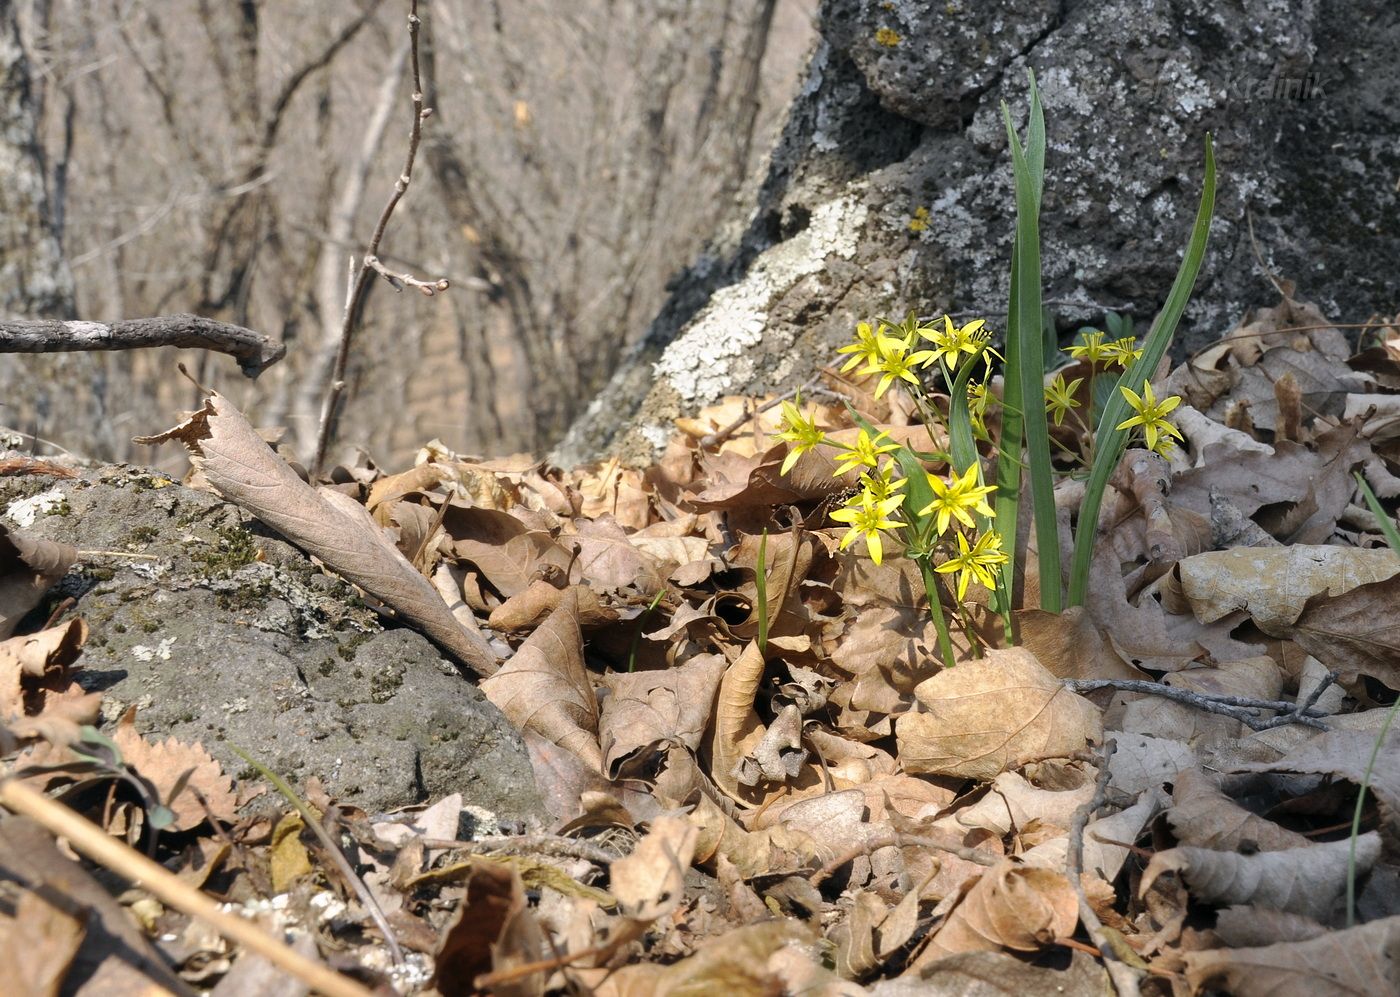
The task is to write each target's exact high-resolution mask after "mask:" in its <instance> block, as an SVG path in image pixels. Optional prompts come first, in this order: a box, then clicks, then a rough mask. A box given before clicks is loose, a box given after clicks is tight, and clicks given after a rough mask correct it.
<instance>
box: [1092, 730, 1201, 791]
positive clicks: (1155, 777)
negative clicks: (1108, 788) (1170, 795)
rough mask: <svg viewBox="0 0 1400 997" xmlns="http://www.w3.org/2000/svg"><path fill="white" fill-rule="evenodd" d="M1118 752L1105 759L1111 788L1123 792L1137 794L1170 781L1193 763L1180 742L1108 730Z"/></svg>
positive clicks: (1192, 755)
mask: <svg viewBox="0 0 1400 997" xmlns="http://www.w3.org/2000/svg"><path fill="white" fill-rule="evenodd" d="M1104 737H1105V739H1109V738H1111V739H1113V740H1114V741H1116V742H1117V743H1118V749H1117V750H1116V751H1114V753H1113V757H1112V758H1110V759H1109V760H1108V767H1109V770H1110V771H1111V772H1112V773H1113V786H1114V788H1115V789H1120V790H1122V791H1123V792H1125V793H1141V792H1143V791H1144V790H1148V789H1155V788H1156V787H1157V786H1160V785H1162V784H1163V783H1164V782H1170V781H1171V780H1172V779H1173V777H1175V775H1176V774H1177V773H1178V772H1180V771H1181V770H1182V769H1185V768H1190V767H1191V766H1192V765H1195V764H1196V754H1195V752H1193V751H1192V750H1191V749H1190V748H1189V747H1187V746H1186V745H1185V744H1183V743H1182V742H1180V741H1172V740H1167V739H1165V738H1160V737H1151V736H1149V735H1147V734H1130V733H1126V732H1124V731H1116V730H1111V731H1107V732H1106V733H1105V734H1104Z"/></svg>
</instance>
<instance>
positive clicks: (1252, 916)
mask: <svg viewBox="0 0 1400 997" xmlns="http://www.w3.org/2000/svg"><path fill="white" fill-rule="evenodd" d="M1214 931H1215V937H1217V938H1219V939H1220V941H1221V942H1223V943H1224V944H1225V945H1226V946H1228V947H1229V948H1232V949H1249V948H1255V947H1258V946H1264V945H1274V944H1277V943H1278V942H1305V941H1307V940H1308V939H1310V938H1317V937H1318V936H1319V935H1325V934H1327V931H1328V928H1327V927H1326V926H1325V925H1322V924H1318V923H1317V922H1316V921H1314V920H1313V919H1312V918H1310V917H1304V916H1303V915H1301V914H1285V913H1284V912H1283V911H1278V910H1269V908H1267V907H1226V908H1225V909H1223V910H1219V911H1216V913H1215V928H1214Z"/></svg>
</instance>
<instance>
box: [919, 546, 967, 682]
mask: <svg viewBox="0 0 1400 997" xmlns="http://www.w3.org/2000/svg"><path fill="white" fill-rule="evenodd" d="M914 560H916V561H917V562H918V564H919V574H921V575H922V576H923V579H924V591H925V592H926V593H927V594H928V615H929V619H931V620H933V628H934V629H935V630H937V631H938V649H939V651H940V652H941V653H942V655H943V663H944V664H945V665H947V666H948V667H949V668H952V667H953V666H954V665H955V664H957V661H956V660H955V658H954V657H953V638H952V636H951V635H950V634H949V633H948V619H947V617H946V616H944V615H943V601H942V600H941V599H939V597H938V579H937V577H936V576H935V575H934V573H933V563H932V562H931V561H930V560H929V558H927V557H917V558H915V559H914Z"/></svg>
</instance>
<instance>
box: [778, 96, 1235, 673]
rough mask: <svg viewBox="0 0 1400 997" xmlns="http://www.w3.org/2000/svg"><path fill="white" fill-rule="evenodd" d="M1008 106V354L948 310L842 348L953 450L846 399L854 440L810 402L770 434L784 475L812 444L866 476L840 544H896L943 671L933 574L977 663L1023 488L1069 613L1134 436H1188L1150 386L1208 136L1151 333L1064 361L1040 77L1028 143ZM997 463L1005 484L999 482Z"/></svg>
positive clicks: (874, 330) (1206, 210)
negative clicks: (1047, 234) (909, 566)
mask: <svg viewBox="0 0 1400 997" xmlns="http://www.w3.org/2000/svg"><path fill="white" fill-rule="evenodd" d="M1002 112H1003V117H1004V119H1005V123H1006V130H1007V138H1008V140H1009V142H1010V147H1011V158H1012V168H1013V171H1014V174H1015V180H1016V230H1015V238H1014V241H1013V249H1012V260H1011V282H1010V283H1011V295H1010V307H1009V309H1008V314H1007V323H1006V330H1005V344H1006V346H1005V350H1006V352H1005V355H1004V356H1003V355H1002V354H1001V353H999V352H997V351H996V350H995V349H993V348H992V346H991V332H990V330H989V329H988V328H987V326H986V323H985V321H984V320H982V319H973V320H972V321H969V322H966V323H963V324H959V323H958V322H955V321H954V319H953V317H952V316H951V315H942V316H938V317H937V318H936V319H934V320H932V321H925V320H923V319H920V318H919V317H918V316H917V315H915V314H914V313H912V312H911V313H910V314H909V315H907V316H906V317H905V318H904V319H903V320H902V321H894V320H891V319H875V320H873V321H868V322H860V323H858V324H857V326H856V332H855V338H854V340H853V341H852V342H850V343H848V344H847V345H845V346H842V347H840V348H839V349H838V350H837V353H838V355H844V356H845V358H846V359H845V363H844V365H843V366H842V368H841V370H842V372H844V373H848V374H853V375H854V376H856V377H865V378H870V379H872V380H873V382H874V388H873V394H874V397H875V398H877V399H878V398H880V397H881V396H883V395H884V394H885V393H886V392H887V391H888V390H889V389H890V388H891V387H892V386H893V385H895V384H899V385H900V387H901V388H902V389H903V390H904V391H905V392H906V393H907V394H908V395H909V396H910V397H911V398H912V399H913V401H914V404H915V406H916V408H917V410H918V412H919V415H920V417H921V419H922V421H923V423H924V425H925V426H926V427H928V430H929V438H930V440H946V441H947V447H946V450H934V451H931V452H927V453H923V452H916V451H914V450H912V449H910V447H908V446H906V445H904V444H901V443H897V442H895V441H894V440H892V439H891V438H890V437H889V435H888V433H887V432H884V431H879V430H877V429H876V427H874V426H872V425H871V424H870V423H869V422H868V421H867V420H865V419H864V418H862V417H861V416H860V415H858V414H857V413H856V412H855V411H854V410H853V409H851V408H850V407H849V405H848V406H847V411H848V412H849V414H850V416H851V418H852V421H853V422H854V423H855V425H856V427H858V431H857V432H856V433H855V435H854V437H852V438H850V439H849V440H848V441H847V442H843V443H838V442H837V441H835V440H834V439H832V438H829V437H828V435H827V432H826V430H825V429H823V428H822V427H820V426H818V425H817V422H816V416H815V415H814V414H805V413H804V412H803V411H802V403H801V399H800V398H798V399H796V400H795V401H792V402H784V403H783V408H782V412H783V422H782V426H781V427H780V431H779V432H778V433H777V434H776V435H777V438H779V439H781V440H784V441H785V442H786V443H787V444H788V454H787V456H786V458H785V459H784V461H783V464H782V472H783V473H784V474H787V473H789V472H790V471H791V470H792V468H793V467H794V466H795V464H796V463H797V461H798V460H799V459H801V457H802V455H803V454H806V453H810V452H811V451H813V450H815V449H817V448H818V447H829V448H831V449H833V450H835V451H836V452H835V454H834V457H835V461H836V470H835V475H836V476H837V477H844V476H846V475H847V474H851V473H856V472H858V473H859V487H858V488H857V489H855V490H854V492H853V493H852V494H851V495H850V496H849V498H848V499H847V500H846V501H845V502H844V504H843V505H842V506H841V507H840V508H838V509H836V510H834V511H833V512H832V513H831V518H832V519H833V520H835V521H836V522H838V523H843V524H845V525H846V527H847V530H846V533H845V535H844V536H843V538H842V540H841V548H842V549H845V548H847V547H849V546H851V545H852V544H854V543H856V542H857V541H863V542H864V544H865V549H866V551H867V552H868V553H869V555H870V558H871V560H872V561H874V562H875V563H876V564H880V563H881V562H882V560H883V558H884V557H885V555H886V541H887V540H888V541H892V543H893V545H894V547H895V549H896V551H897V552H898V553H900V554H902V555H903V556H905V557H908V558H910V559H912V560H913V561H915V562H916V563H917V564H918V566H919V569H920V575H921V577H922V579H923V582H924V588H925V590H926V593H927V595H928V601H929V614H930V617H931V619H932V621H933V623H934V626H935V629H936V630H937V631H938V635H939V645H940V653H941V654H942V656H943V659H944V661H945V663H946V664H948V665H949V666H951V665H952V664H953V663H954V661H953V657H954V656H953V645H952V641H951V638H950V634H949V631H948V626H947V616H946V614H945V610H944V603H945V600H944V598H943V596H942V595H941V594H940V588H939V585H938V579H937V576H938V575H952V576H954V577H955V586H954V596H953V598H951V599H950V600H947V601H948V602H950V603H951V605H952V608H953V609H954V611H955V612H956V614H957V617H958V619H959V621H960V623H961V624H962V629H963V631H964V632H965V634H966V635H967V638H968V642H969V644H970V646H971V648H972V651H973V654H974V655H977V654H980V650H981V638H980V637H979V636H978V635H977V634H976V633H975V632H974V628H973V627H972V625H971V621H970V619H969V615H968V611H967V607H966V601H967V596H968V592H969V589H970V588H971V587H972V586H973V585H974V584H975V585H978V586H981V587H982V588H985V589H986V590H987V591H988V597H987V602H988V605H989V606H990V607H991V609H992V610H993V611H994V612H995V613H997V614H998V615H999V616H1000V617H1001V619H1002V625H1003V628H1004V630H1005V633H1006V638H1007V640H1008V641H1009V640H1011V639H1013V636H1014V635H1013V630H1012V616H1011V610H1012V593H1013V591H1014V586H1015V579H1016V569H1017V564H1016V560H1017V556H1018V555H1017V551H1016V549H1015V546H1014V542H1008V538H1010V539H1011V540H1012V541H1014V538H1015V537H1016V536H1017V517H1018V515H1019V510H1020V506H1021V493H1022V487H1023V486H1024V487H1025V488H1026V489H1027V490H1028V491H1029V499H1030V501H1029V507H1030V510H1031V514H1032V516H1033V520H1034V536H1035V541H1036V551H1037V554H1038V557H1037V562H1038V565H1039V590H1040V608H1042V609H1044V610H1046V611H1049V612H1059V611H1060V610H1061V609H1062V608H1064V606H1065V605H1066V603H1067V604H1068V605H1071V606H1072V605H1079V604H1082V603H1083V601H1084V597H1085V594H1086V592H1087V589H1088V573H1089V565H1090V563H1091V560H1092V554H1093V544H1094V539H1095V534H1096V533H1097V528H1098V516H1099V508H1100V505H1101V503H1102V499H1103V492H1104V489H1105V487H1106V486H1107V484H1108V480H1109V478H1110V476H1111V475H1112V472H1113V469H1114V468H1115V467H1116V466H1117V464H1118V461H1119V460H1120V458H1121V457H1122V455H1123V451H1124V450H1125V449H1126V448H1127V446H1128V443H1129V442H1130V440H1133V439H1140V440H1141V441H1142V443H1143V444H1144V445H1145V446H1146V447H1147V448H1148V449H1150V450H1154V451H1157V452H1158V453H1162V454H1166V453H1169V452H1170V450H1171V448H1172V447H1173V446H1174V444H1175V441H1176V440H1178V439H1180V438H1181V434H1180V432H1179V431H1178V430H1177V429H1176V427H1175V426H1173V425H1172V424H1171V422H1170V421H1169V419H1168V416H1169V415H1170V413H1171V412H1172V410H1173V409H1175V408H1176V406H1177V405H1178V404H1179V402H1180V399H1179V398H1176V397H1174V396H1169V397H1165V398H1162V399H1158V398H1157V397H1156V394H1155V393H1154V391H1153V389H1152V385H1151V379H1152V376H1153V374H1154V373H1155V371H1156V369H1157V366H1158V364H1159V363H1160V362H1161V360H1162V357H1163V356H1164V355H1165V353H1166V350H1167V347H1168V345H1169V343H1170V341H1171V338H1172V335H1173V334H1174V333H1175V330H1176V325H1177V322H1178V321H1179V320H1180V318H1181V314H1182V311H1183V310H1184V308H1185V306H1186V301H1187V299H1188V297H1189V295H1190V291H1191V287H1192V286H1193V285H1194V283H1195V279H1196V274H1197V273H1198V272H1199V270H1200V266H1201V262H1202V259H1203V258H1204V255H1205V246H1206V239H1207V236H1208V234H1209V230H1210V219H1211V214H1212V211H1213V209H1214V202H1215V160H1214V154H1213V152H1212V148H1211V144H1210V141H1209V139H1207V142H1206V167H1205V182H1204V185H1203V189H1202V194H1201V203H1200V207H1199V209H1198V210H1197V214H1196V220H1195V224H1194V226H1193V228H1192V232H1191V239H1190V243H1189V244H1188V246H1187V250H1186V253H1185V257H1184V259H1183V260H1182V263H1181V267H1180V269H1179V271H1178V273H1177V277H1176V281H1175V283H1174V284H1173V286H1172V289H1171V292H1170V294H1169V295H1168V297H1167V302H1166V305H1165V307H1164V308H1163V309H1162V312H1161V314H1160V315H1158V317H1157V320H1156V322H1154V323H1153V326H1152V328H1151V330H1150V331H1149V332H1148V334H1147V336H1146V337H1145V338H1144V339H1143V340H1142V341H1139V340H1138V339H1137V338H1136V337H1135V336H1134V335H1133V331H1132V322H1131V320H1126V319H1123V318H1120V317H1119V316H1117V315H1111V316H1109V320H1108V321H1107V322H1106V323H1105V324H1106V325H1108V326H1109V332H1111V333H1112V335H1113V338H1112V339H1109V338H1108V333H1105V332H1104V331H1101V330H1097V329H1085V330H1081V332H1080V335H1079V337H1078V340H1077V342H1076V343H1074V344H1072V345H1071V346H1069V347H1068V348H1067V349H1066V350H1065V351H1064V356H1063V357H1060V356H1057V355H1056V349H1055V341H1054V335H1053V327H1052V326H1049V325H1048V324H1047V321H1046V318H1045V314H1044V311H1043V307H1042V301H1041V276H1040V232H1039V216H1040V203H1041V194H1042V191H1043V188H1044V172H1045V120H1044V115H1043V112H1042V109H1041V105H1040V96H1039V93H1038V91H1037V89H1036V85H1035V77H1034V76H1033V75H1032V76H1031V77H1030V118H1029V125H1028V127H1027V131H1026V141H1025V143H1024V144H1022V142H1021V140H1020V137H1019V136H1018V135H1017V133H1016V129H1015V127H1014V125H1013V123H1012V120H1011V114H1010V110H1009V109H1008V108H1007V107H1006V106H1005V105H1003V107H1002ZM1047 340H1048V343H1047ZM1069 365H1073V366H1074V370H1073V371H1072V372H1071V374H1076V373H1077V374H1080V375H1081V376H1078V377H1074V376H1071V377H1070V379H1069V380H1066V377H1065V373H1064V371H1059V370H1056V368H1059V367H1066V366H1069ZM998 368H999V369H1000V371H1001V373H1002V375H1003V376H1002V390H1001V392H1000V396H999V397H998V394H997V392H996V391H995V386H994V374H995V373H996V371H997V370H998ZM1052 371H1054V373H1053V375H1052V376H1050V377H1049V379H1048V382H1047V375H1048V374H1051V372H1052ZM930 381H932V382H933V383H932V384H931V383H929V382H930ZM993 411H995V412H996V413H997V415H998V416H999V418H998V419H997V420H995V423H993V422H992V421H990V420H989V414H991V413H992V412H993ZM1052 421H1053V424H1054V426H1055V432H1053V433H1052V432H1051V429H1050V426H1051V422H1052ZM993 425H995V432H993V431H992V429H991V428H990V427H992V426H993ZM935 445H936V444H935ZM1052 447H1053V448H1054V449H1055V451H1056V453H1055V454H1052ZM1056 457H1058V461H1059V463H1058V466H1057V464H1056ZM927 464H935V465H938V464H941V465H944V466H945V467H946V468H947V470H946V473H932V472H930V471H928V470H927V467H926V465H927ZM992 467H995V475H994V476H993V477H992V478H991V482H990V483H989V481H988V472H989V470H990V469H991V468H992ZM1067 474H1080V475H1083V476H1085V478H1086V486H1085V497H1084V500H1083V503H1082V504H1081V506H1080V510H1079V517H1078V523H1077V528H1076V531H1075V537H1074V540H1075V543H1074V557H1073V561H1072V564H1071V567H1070V572H1069V586H1068V598H1067V600H1066V593H1065V591H1064V576H1063V574H1062V570H1061V565H1060V556H1059V551H1060V544H1059V534H1058V528H1057V525H1056V519H1055V501H1054V483H1055V479H1056V476H1064V475H1067Z"/></svg>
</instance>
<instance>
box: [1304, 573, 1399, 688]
mask: <svg viewBox="0 0 1400 997" xmlns="http://www.w3.org/2000/svg"><path fill="white" fill-rule="evenodd" d="M1357 553H1366V554H1371V553H1374V554H1381V555H1385V556H1386V557H1387V558H1388V559H1389V562H1390V566H1391V567H1392V568H1395V567H1397V566H1400V558H1396V557H1395V555H1394V554H1392V553H1391V552H1390V551H1389V550H1379V551H1358V552H1357ZM1397 600H1400V575H1391V576H1390V577H1389V578H1386V579H1384V580H1383V581H1377V582H1373V583H1371V584H1362V585H1358V586H1356V587H1355V588H1353V589H1351V590H1350V591H1348V592H1344V593H1342V594H1340V595H1336V594H1333V595H1326V594H1319V595H1316V596H1314V597H1313V598H1311V599H1309V600H1308V601H1307V603H1306V604H1305V605H1304V606H1303V609H1302V612H1301V613H1300V614H1298V616H1297V618H1296V619H1294V620H1292V621H1290V623H1291V626H1287V627H1283V628H1281V629H1280V631H1279V633H1280V635H1281V636H1287V637H1291V638H1292V639H1293V640H1294V641H1296V642H1297V643H1298V644H1299V645H1300V646H1302V648H1303V649H1304V650H1305V651H1307V652H1308V653H1309V654H1311V655H1313V656H1314V657H1316V658H1318V659H1319V660H1320V661H1322V662H1323V663H1324V664H1326V665H1327V666H1328V667H1330V668H1334V669H1336V670H1337V671H1338V672H1340V673H1342V674H1343V675H1345V676H1354V675H1356V674H1358V673H1359V674H1362V675H1370V676H1371V677H1373V678H1376V679H1379V680H1380V681H1381V682H1384V683H1385V684H1386V685H1387V686H1389V687H1390V688H1392V689H1397V690H1400V613H1396V607H1397V605H1400V602H1397Z"/></svg>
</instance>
